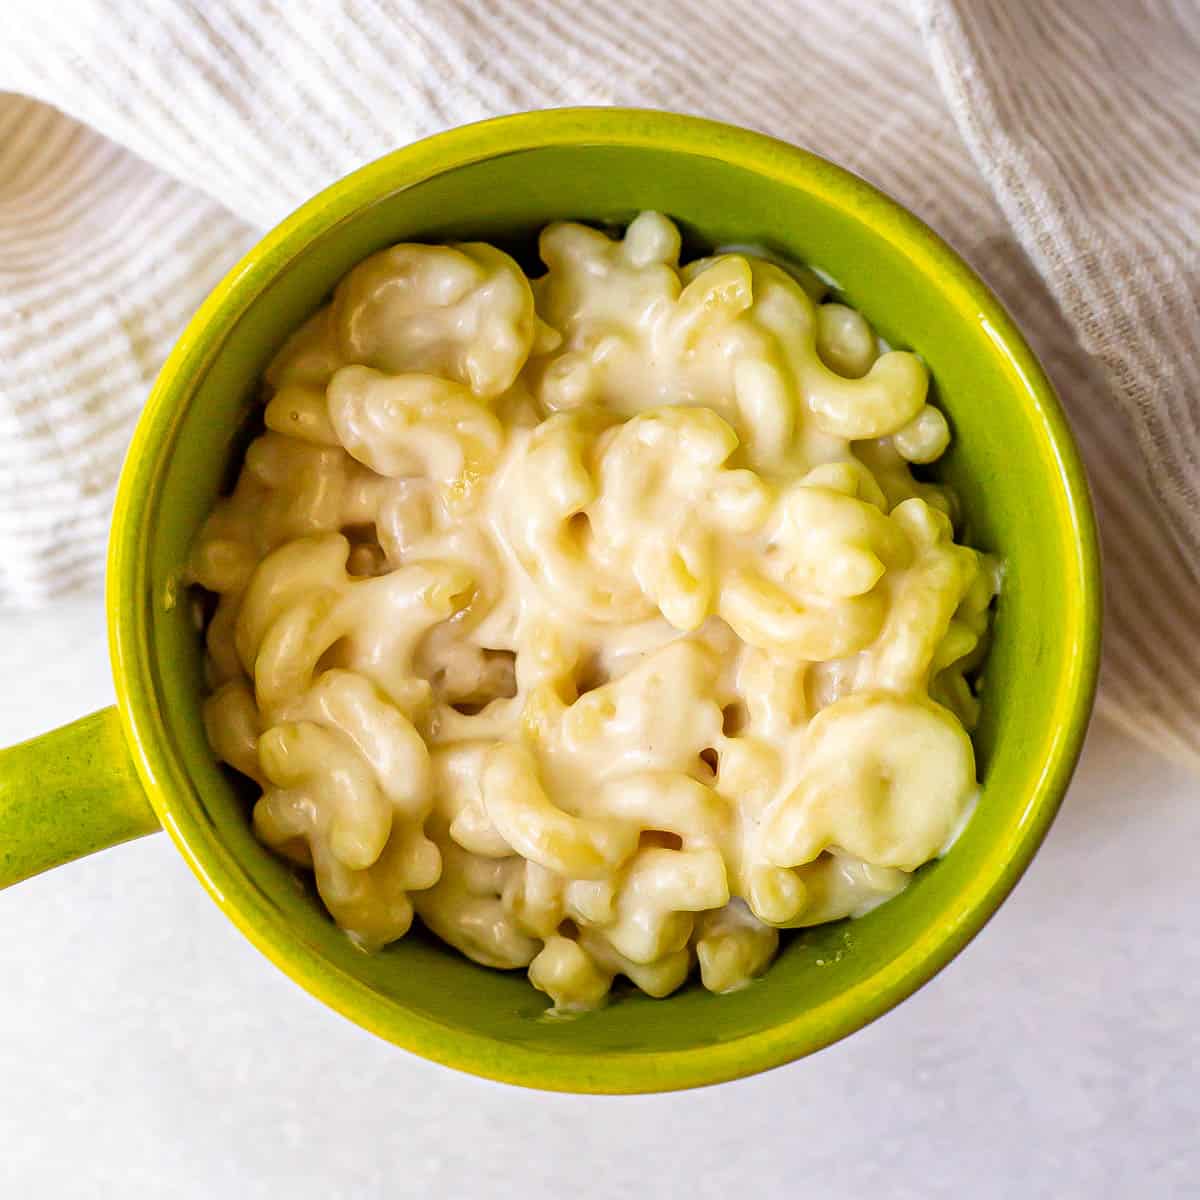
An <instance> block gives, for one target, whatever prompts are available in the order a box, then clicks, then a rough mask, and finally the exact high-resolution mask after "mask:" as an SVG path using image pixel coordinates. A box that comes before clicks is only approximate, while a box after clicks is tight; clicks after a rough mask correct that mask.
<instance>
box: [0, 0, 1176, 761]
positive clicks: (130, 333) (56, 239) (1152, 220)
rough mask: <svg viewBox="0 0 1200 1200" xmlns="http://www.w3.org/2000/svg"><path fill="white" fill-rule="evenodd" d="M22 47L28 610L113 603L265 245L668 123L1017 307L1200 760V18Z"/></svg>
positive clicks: (245, 37)
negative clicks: (407, 156) (533, 114)
mask: <svg viewBox="0 0 1200 1200" xmlns="http://www.w3.org/2000/svg"><path fill="white" fill-rule="evenodd" d="M5 18H6V19H5V35H4V37H3V39H0V89H4V91H5V92H7V93H10V94H9V95H0V363H3V374H2V375H0V603H3V604H6V605H10V606H11V605H14V604H15V605H31V604H36V603H38V602H40V601H43V600H45V599H46V598H48V597H50V596H52V595H54V594H56V593H59V592H61V591H63V590H65V589H68V588H71V587H74V586H78V585H80V584H83V583H85V582H88V581H94V580H96V579H98V578H99V576H100V574H101V572H102V570H103V543H104V537H105V531H106V525H107V517H108V509H109V505H110V503H111V497H112V490H113V486H114V483H115V478H116V473H117V470H118V467H119V461H120V457H121V453H122V450H123V447H124V444H125V442H126V439H127V437H128V434H129V431H130V428H131V425H132V422H133V420H134V419H135V417H136V413H137V410H138V408H139V406H140V404H141V402H142V399H143V398H144V396H145V393H146V390H147V388H148V386H149V384H150V382H151V379H152V377H153V375H154V372H155V370H156V369H157V367H158V365H159V363H161V361H162V359H163V357H164V356H165V354H166V352H167V350H168V349H169V347H170V344H171V341H172V339H173V338H174V336H175V335H176V333H177V332H178V330H179V329H180V327H181V326H182V324H183V323H184V321H185V320H186V318H187V316H188V314H189V313H190V312H191V311H192V310H194V308H195V307H196V306H197V304H198V303H199V302H200V300H201V299H202V297H203V296H204V294H205V292H206V291H207V290H208V289H209V288H211V286H212V285H213V284H214V283H215V282H216V280H217V279H218V278H219V277H220V275H221V274H222V273H223V272H224V270H225V269H226V268H227V267H228V266H229V265H230V264H231V263H232V262H233V261H234V260H235V258H236V257H237V255H238V254H239V253H240V252H241V251H242V250H243V249H245V248H246V247H247V246H248V245H249V244H251V243H252V242H253V240H254V238H255V237H256V235H257V233H258V232H260V231H261V230H263V229H265V228H266V227H268V226H270V225H271V224H273V223H275V222H276V221H278V220H279V219H280V218H281V217H283V216H284V215H285V214H286V213H287V212H289V211H290V210H291V209H292V208H293V207H295V206H296V205H297V204H298V203H300V202H301V201H303V200H304V199H306V198H307V197H308V196H309V195H311V194H312V193H313V192H315V191H317V190H318V189H320V188H321V187H324V186H325V185H326V184H328V183H330V182H331V181H333V180H334V179H336V178H337V177H339V176H340V175H342V174H345V173H346V172H347V171H349V170H351V169H353V168H354V167H356V166H359V165H360V164H362V163H363V162H365V161H368V160H369V159H372V158H374V157H377V156H378V155H380V154H383V153H385V152H386V151H388V150H390V149H393V148H395V147H396V146H398V145H402V144H404V143H406V142H409V141H411V140H413V139H414V138H417V137H421V136H424V135H426V134H429V133H433V132H436V131H437V130H439V129H444V128H446V127H448V126H451V125H456V124H460V123H462V122H465V121H471V120H476V119H479V118H483V117H487V116H492V115H495V114H498V113H502V112H510V111H515V110H520V109H528V108H542V107H549V106H553V105H562V104H637V105H646V106H650V107H659V108H671V109H676V110H678V111H682V112H695V113H701V114H704V115H707V116H712V117H716V118H718V119H721V120H726V121H731V122H734V123H737V124H742V125H746V126H750V127H753V128H758V129H762V130H764V131H765V132H768V133H771V134H774V135H775V136H778V137H782V138H785V139H787V140H789V141H793V142H796V143H799V144H802V145H805V146H808V147H810V148H811V149H813V150H815V151H817V152H818V153H821V154H825V155H827V156H829V157H831V158H833V159H835V160H837V161H839V162H841V163H842V164H844V165H845V166H848V167H849V168H850V169H851V170H854V171H856V172H858V173H859V174H861V175H863V176H865V177H867V178H868V179H871V180H872V181H873V182H875V183H877V184H878V185H879V186H881V187H883V188H884V189H886V190H887V191H888V192H890V193H891V194H892V195H894V196H896V197H897V198H898V199H899V200H900V201H901V202H902V203H904V204H906V205H908V206H909V207H910V208H912V209H914V210H915V211H916V212H918V213H919V214H920V215H921V216H923V217H924V218H925V219H926V220H928V221H929V222H930V223H931V224H932V225H933V226H934V227H935V228H937V229H938V230H939V231H940V232H941V233H942V234H943V235H944V236H946V237H947V238H948V239H949V240H950V241H951V242H953V243H954V245H955V246H956V247H957V248H958V249H959V250H960V251H961V252H962V253H963V254H964V255H965V256H966V257H967V259H968V260H970V261H971V262H972V263H973V264H974V265H975V267H976V268H977V269H978V270H979V271H980V272H981V273H982V274H983V275H984V277H985V278H987V279H988V280H989V282H990V283H991V284H992V285H993V286H994V287H995V288H996V289H997V291H998V292H999V294H1000V295H1001V297H1002V298H1003V299H1004V300H1005V302H1006V303H1007V304H1008V306H1009V307H1010V308H1011V309H1012V311H1013V312H1014V314H1015V316H1016V317H1017V319H1018V321H1019V322H1020V323H1021V325H1022V326H1023V328H1024V329H1025V330H1026V332H1027V333H1028V335H1029V336H1030V339H1031V341H1032V342H1033V344H1034V347H1035V349H1036V350H1037V351H1038V352H1039V354H1040V355H1041V356H1042V358H1043V361H1044V362H1045V363H1046V365H1047V368H1048V369H1049V371H1050V373H1051V375H1052V377H1053V378H1054V380H1055V382H1056V384H1057V386H1058V388H1059V389H1060V392H1061V394H1062V396H1063V399H1064V401H1065V403H1066V405H1067V408H1068V410H1069V413H1070V415H1071V418H1072V422H1073V424H1074V427H1075V429H1076V432H1077V434H1078V436H1079V439H1080V443H1081V445H1082V447H1083V450H1084V456H1085V458H1086V459H1087V462H1088V465H1089V469H1090V472H1091V475H1092V480H1093V486H1094V488H1095V492H1096V498H1097V504H1098V509H1099V512H1100V520H1101V528H1102V535H1103V540H1104V548H1105V553H1106V558H1107V567H1108V615H1109V620H1108V627H1107V640H1106V650H1105V664H1104V675H1103V682H1102V689H1101V704H1102V705H1103V706H1104V707H1105V708H1106V709H1107V711H1109V712H1110V713H1111V714H1112V715H1114V716H1116V717H1117V718H1118V719H1120V720H1121V721H1123V722H1124V723H1125V724H1126V725H1127V726H1128V727H1129V728H1130V729H1131V730H1133V731H1135V732H1136V733H1137V734H1139V735H1140V736H1141V737H1143V738H1144V739H1145V740H1146V741H1148V742H1150V743H1151V744H1153V745H1155V746H1157V747H1158V748H1159V749H1161V750H1163V751H1164V752H1166V753H1169V754H1171V755H1173V756H1174V757H1177V758H1181V759H1186V760H1190V761H1192V762H1193V763H1200V686H1198V682H1200V602H1198V601H1197V599H1196V582H1197V579H1196V574H1195V573H1196V572H1197V571H1200V503H1198V499H1197V496H1198V491H1200V354H1197V352H1196V346H1195V341H1196V332H1197V329H1200V313H1198V311H1197V308H1198V290H1197V289H1198V287H1200V271H1198V269H1197V266H1198V264H1197V254H1198V253H1200V251H1198V246H1200V221H1198V213H1200V207H1198V204H1200V199H1198V198H1200V154H1198V153H1197V150H1198V146H1197V135H1196V132H1195V130H1196V129H1197V128H1198V127H1200V122H1198V120H1197V118H1198V117H1200V49H1198V46H1197V39H1198V38H1200V9H1198V8H1197V7H1196V6H1195V5H1194V4H1186V3H1180V4H1177V5H1175V6H1174V7H1173V6H1172V5H1171V4H1170V3H1168V2H1167V0H1108V2H1106V3H1105V2H1101V0H1060V2H1059V3H1057V4H1055V5H1044V4H1042V3H1040V0H961V2H957V3H956V2H954V0H912V2H911V4H908V3H902V0H890V2H889V0H881V2H879V3H875V4H870V5H862V6H859V5H853V6H852V5H831V4H828V3H816V2H812V0H725V2H717V3H712V4H709V3H703V2H702V0H671V2H662V3H655V4H648V5H641V6H638V7H637V8H636V9H630V7H629V6H628V5H625V4H617V3H614V2H612V0H442V2H439V3H428V2H425V3H421V2H419V0H394V2H393V3H386V2H385V0H287V2H286V3H284V2H283V0H279V2H277V3H271V2H269V0H253V2H251V0H241V2H237V3H233V2H224V3H220V2H214V3H204V4H200V3H194V4H188V3H183V2H182V0H146V2H144V3H138V4H134V3H119V2H118V3H114V2H113V0H73V2H67V0H59V3H56V4H47V3H46V2H45V0H6V3H5ZM29 98H32V99H29ZM50 106H53V107H50Z"/></svg>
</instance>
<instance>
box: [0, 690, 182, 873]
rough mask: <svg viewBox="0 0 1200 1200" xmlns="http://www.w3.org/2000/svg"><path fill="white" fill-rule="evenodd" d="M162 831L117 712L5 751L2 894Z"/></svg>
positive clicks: (0, 754)
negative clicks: (88, 856) (64, 866)
mask: <svg viewBox="0 0 1200 1200" xmlns="http://www.w3.org/2000/svg"><path fill="white" fill-rule="evenodd" d="M160 828H161V826H160V825H159V822H158V817H157V816H155V814H154V809H153V808H151V807H150V801H149V800H147V799H146V793H145V792H144V791H143V790H142V785H141V782H140V781H139V780H138V777H137V771H136V770H135V769H134V766H133V760H132V759H131V758H130V756H129V750H128V747H127V746H126V743H125V735H124V733H123V732H122V730H121V719H120V717H119V716H118V714H117V710H116V709H115V708H105V709H102V710H101V711H100V712H97V713H92V715H91V716H90V717H83V718H81V719H80V720H78V721H73V722H72V723H71V724H70V725H64V726H63V727H62V728H61V729H55V730H53V731H51V732H50V733H45V734H42V735H41V737H36V738H33V739H31V740H30V741H28V742H21V743H20V744H19V745H17V746H12V747H10V748H9V749H7V750H0V888H5V887H8V886H9V885H10V884H13V883H18V882H20V881H21V880H22V879H28V878H29V876H30V875H36V874H38V872H39V871H48V870H49V869H50V868H51V867H57V866H58V865H59V864H60V863H65V862H70V861H71V860H72V859H75V858H82V857H83V855H85V854H91V853H93V851H96V850H104V849H106V848H107V847H108V846H115V845H117V844H118V843H119V842H127V841H129V840H130V839H132V838H136V837H142V836H143V835H144V834H147V833H154V832H155V831H156V830H158V829H160Z"/></svg>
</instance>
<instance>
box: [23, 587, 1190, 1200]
mask: <svg viewBox="0 0 1200 1200" xmlns="http://www.w3.org/2000/svg"><path fill="white" fill-rule="evenodd" d="M101 607H102V606H101V601H100V599H99V597H98V596H91V595H89V596H81V597H78V598H76V599H72V600H70V601H68V602H64V603H59V604H57V605H56V606H55V607H53V608H52V609H50V610H48V611H45V612H43V613H40V614H38V615H36V616H15V617H14V616H12V615H11V614H9V615H7V616H3V617H0V628H2V630H3V634H4V636H3V637H2V638H0V681H3V682H2V683H0V745H4V744H8V743H10V742H13V741H16V740H19V739H21V738H23V737H26V736H29V735H32V734H34V733H38V732H41V731H42V730H44V729H46V728H49V727H50V726H52V725H54V724H56V723H61V722H63V721H66V720H68V719H70V718H71V717H73V716H77V715H80V714H82V713H83V712H85V711H89V710H91V709H94V708H98V707H100V706H102V705H103V704H105V703H107V702H108V701H109V700H110V699H111V696H112V685H111V682H110V679H109V674H108V662H107V652H106V649H105V645H104V632H103V620H102V614H101ZM1198 862H1200V781H1197V779H1196V778H1194V777H1191V776H1189V775H1187V774H1186V773H1185V772H1183V771H1181V770H1179V769H1177V768H1174V767H1172V766H1170V765H1167V764H1165V763H1163V762H1162V761H1159V760H1158V759H1156V758H1155V757H1154V756H1153V755H1151V754H1149V753H1147V752H1146V751H1144V750H1142V749H1140V748H1138V747H1137V746H1135V745H1134V744H1133V743H1131V742H1130V741H1129V740H1128V739H1127V738H1126V737H1124V735H1122V734H1121V733H1119V732H1118V731H1116V730H1115V729H1113V728H1111V727H1110V726H1108V725H1106V724H1104V723H1101V722H1099V721H1098V722H1097V723H1096V724H1095V725H1094V726H1093V729H1092V733H1091V736H1090V739H1089V742H1088V746H1087V749H1086V752H1085V754H1084V757H1083V762H1082V764H1081V767H1080V769H1079V772H1078V774H1077V776H1076V780H1075V783H1074V785H1073V787H1072V789H1071V792H1070V795H1069V797H1068V799H1067V802H1066V805H1065V808H1064V810H1063V812H1062V815H1061V816H1060V818H1059V820H1058V822H1057V823H1056V825H1055V827H1054V829H1053V831H1052V832H1051V834H1050V837H1049V839H1048V841H1047V843H1046V845H1045V847H1044V849H1043V850H1042V852H1041V853H1040V855H1039V856H1038V858H1037V860H1036V861H1035V863H1034V865H1033V867H1032V868H1031V869H1030V871H1029V873H1028V874H1027V875H1026V877H1025V879H1024V881H1023V882H1022V883H1021V885H1020V886H1019V887H1018V888H1017V891H1016V892H1015V893H1014V895H1013V896H1012V897H1011V899H1010V900H1009V901H1008V902H1007V904H1005V906H1004V907H1003V909H1002V910H1001V912H1000V913H999V915H998V916H997V917H996V918H995V919H994V920H993V921H992V922H991V924H990V925H989V926H988V928H987V929H986V930H985V931H984V932H983V934H982V935H981V936H980V937H979V939H978V940H977V941H976V942H975V943H974V944H973V945H971V946H970V947H968V949H967V950H966V951H965V953H963V954H962V955H961V956H960V957H959V958H958V959H957V961H956V962H954V963H953V964H952V965H951V966H950V967H949V968H948V969H947V970H946V971H944V972H943V973H942V974H941V975H940V976H939V977H938V978H937V979H935V980H934V981H933V982H932V983H930V984H929V985H927V986H926V987H925V988H923V989H922V990H921V991H920V992H919V993H918V994H917V995H916V996H914V997H913V998H912V999H911V1000H909V1001H908V1002H907V1003H905V1004H904V1005H902V1006H901V1007H900V1008H899V1009H898V1010H896V1011H895V1012H893V1013H891V1014H889V1015H888V1016H886V1017H885V1018H883V1019H882V1020H880V1021H878V1022H876V1023H875V1024H874V1025H872V1026H870V1027H869V1028H867V1029H865V1030H863V1031H862V1032H860V1033H858V1034H857V1035H855V1036H854V1037H852V1038H849V1039H848V1040H846V1041H844V1042H842V1043H840V1044H839V1045H837V1046H834V1047H832V1048H830V1049H828V1050H825V1051H823V1052H821V1053H820V1054H818V1055H816V1056H815V1057H813V1058H810V1059H808V1060H806V1061H803V1062H800V1063H796V1064H793V1065H792V1066H790V1067H785V1068H782V1069H780V1070H777V1071H774V1072H771V1073H769V1074H767V1075H763V1076H759V1077H757V1078H754V1079H749V1080H744V1081H741V1082H738V1083H732V1084H725V1085H722V1086H720V1087H715V1088H707V1089H704V1090H701V1091H695V1092H690V1093H682V1094H676V1095H668V1096H654V1097H631V1098H604V1097H600V1098H592V1097H573V1096H555V1095H547V1094H541V1093H536V1092H529V1091H521V1090H518V1089H515V1088H508V1087H503V1086H500V1085H496V1084H490V1083H487V1082H484V1081H480V1080H476V1079H472V1078H468V1077H467V1076H465V1075H459V1074H457V1073H455V1072H452V1071H449V1070H447V1069H445V1068H442V1067H438V1066H434V1065H432V1064H429V1063H426V1062H423V1061H421V1060H420V1059H418V1058H415V1057H413V1056H411V1055H408V1054H406V1053H404V1052H403V1051H400V1050H397V1049H395V1048H393V1047H391V1046H389V1045H387V1044H385V1043H384V1042H382V1041H379V1040H377V1039H375V1038H374V1037H372V1036H371V1035H370V1034H367V1033H365V1032H363V1031H362V1030H359V1029H358V1028H356V1027H355V1026H354V1025H352V1024H350V1023H349V1022H348V1021H345V1020H344V1019H342V1018H341V1017H339V1016H337V1015H335V1014H334V1013H332V1012H330V1011H327V1010H325V1009H324V1008H323V1007H322V1006H321V1005H320V1004H318V1003H317V1001H315V1000H313V999H311V998H310V997H308V996H307V995H306V994H305V993H304V992H302V991H301V990H300V989H299V988H297V987H296V986H295V985H293V984H292V983H290V982H289V981H288V980H287V979H286V978H285V977H284V976H283V975H282V974H280V973H279V972H278V971H277V970H276V969H275V968H274V967H273V966H271V965H270V964H269V963H268V962H267V961H266V959H264V958H262V957H260V956H259V954H258V953H257V952H256V951H255V950H254V949H253V948H252V947H251V946H250V945H249V943H247V942H245V941H244V940H243V939H242V937H241V936H240V935H239V934H238V933H237V932H236V931H235V930H234V928H233V926H232V925H230V924H229V923H228V922H227V921H226V920H225V918H224V917H223V916H222V915H221V914H220V913H219V912H218V910H217V909H216V908H215V907H214V906H213V905H212V904H211V903H210V902H209V901H208V899H207V897H206V896H205V895H204V893H203V892H202V890H201V888H200V885H199V884H198V883H197V882H196V881H195V880H194V879H193V877H192V876H191V875H190V873H189V872H188V870H187V868H186V867H185V866H184V864H183V862H182V860H181V859H180V858H179V857H178V856H177V855H176V853H175V852H174V850H173V849H172V847H171V845H170V844H169V842H168V841H167V840H166V839H165V838H163V837H151V838H146V839H143V840H142V841H140V842H135V843H132V844H129V845H126V846H122V847H119V848H117V849H115V850H110V851H108V852H106V853H104V854H101V855H97V856H95V857H93V858H91V859H88V860H85V861H83V862H79V863H76V864H73V865H71V866H68V867H65V868H63V869H61V870H59V871H57V872H54V873H53V874H51V875H47V876H42V877H40V878H38V879H34V880H31V881H29V882H27V883H24V884H21V885H20V886H18V887H16V888H13V889H12V890H10V891H8V892H6V893H4V894H3V895H2V896H0V929H2V931H3V932H2V935H0V1196H3V1197H5V1198H10V1197H11V1198H12V1200H17V1198H18V1197H19V1198H20V1200H42V1198H43V1197H53V1198H57V1197H68V1196H69V1197H76V1196H77V1197H87V1198H88V1200H98V1198H101V1197H110V1196H111V1197H118V1196H119V1197H122V1198H123V1200H126V1198H130V1197H138V1198H140V1197H143V1196H145V1197H158V1196H163V1197H171V1198H172V1200H191V1198H193V1197H195V1198H197V1200H200V1198H204V1200H210V1198H214V1197H221V1198H222V1200H225V1198H228V1200H249V1198H252V1197H260V1196H261V1197H268V1196H269V1197H287V1198H288V1200H307V1198H309V1197H313V1198H318V1197H319V1198H320V1200H333V1198H335V1197H354V1198H371V1197H410V1196H411V1197H445V1198H447V1200H457V1198H458V1197H464V1198H465V1197H471V1198H488V1197H502V1196H510V1195H512V1196H520V1197H522V1198H523V1200H540V1198H542V1197H546V1198H550V1197H553V1198H554V1200H590V1198H592V1197H595V1198H597V1200H600V1198H604V1200H610V1198H616V1197H640V1196H646V1197H654V1198H656V1200H657V1198H659V1197H676V1196H680V1197H686V1198H687V1200H702V1198H708V1197H714V1198H715V1197H722V1198H726V1197H741V1196H745V1197H756V1198H763V1200H770V1198H773V1197H793V1196H795V1197H809V1196H812V1197H814V1198H815V1197H821V1198H822V1200H840V1198H842V1197H846V1198H854V1200H858V1198H860V1197H872V1198H879V1200H907V1198H909V1197H912V1198H913V1200H916V1198H918V1197H919V1198H921V1200H930V1198H931V1197H942V1196H946V1197H950V1196H954V1197H969V1198H972V1200H990V1198H992V1197H997V1198H1000V1197H1003V1198H1005V1200H1008V1198H1010V1197H1021V1198H1025V1197H1054V1198H1055V1200H1063V1198H1072V1197H1087V1198H1088V1200H1096V1198H1100V1197H1110V1196H1111V1197H1125V1196H1130V1197H1133V1196H1137V1197H1146V1198H1148V1200H1149V1198H1152V1200H1160V1198H1171V1197H1184V1196H1188V1197H1193V1196H1198V1195H1200V872H1198V870H1197V863H1198Z"/></svg>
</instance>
